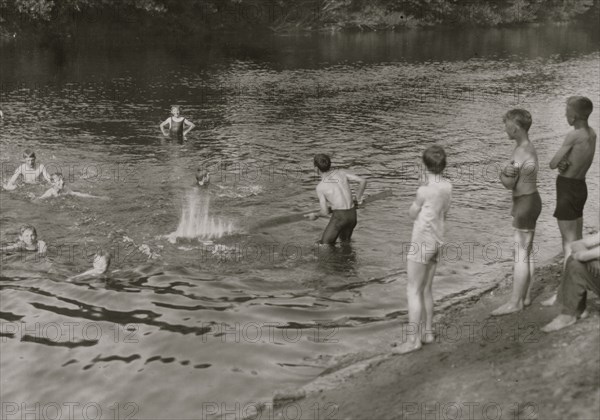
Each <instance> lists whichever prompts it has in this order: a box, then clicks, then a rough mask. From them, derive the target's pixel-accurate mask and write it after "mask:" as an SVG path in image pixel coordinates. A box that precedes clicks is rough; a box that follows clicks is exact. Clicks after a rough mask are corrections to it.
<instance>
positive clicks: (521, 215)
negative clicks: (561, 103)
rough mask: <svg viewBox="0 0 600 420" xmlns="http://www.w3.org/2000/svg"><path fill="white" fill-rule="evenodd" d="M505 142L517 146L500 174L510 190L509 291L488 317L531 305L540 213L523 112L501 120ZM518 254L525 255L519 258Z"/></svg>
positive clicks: (516, 111) (533, 156)
mask: <svg viewBox="0 0 600 420" xmlns="http://www.w3.org/2000/svg"><path fill="white" fill-rule="evenodd" d="M503 121H504V128H505V130H506V134H508V138H509V139H511V140H514V141H515V142H516V144H517V146H516V147H515V149H514V151H513V154H512V156H511V162H510V163H508V164H507V165H506V166H505V167H504V169H503V170H502V171H501V173H500V181H501V182H502V185H504V187H505V188H506V189H509V190H512V201H513V207H512V212H511V214H512V216H513V227H514V229H515V231H514V242H515V246H516V247H518V248H517V249H515V257H514V271H513V291H512V295H511V298H510V300H509V301H508V302H507V303H505V304H504V305H502V306H500V307H499V308H497V309H495V310H494V311H492V315H494V316H498V315H506V314H510V313H513V312H518V311H520V310H522V309H523V306H528V305H529V304H530V303H531V295H530V293H531V285H532V283H533V273H534V264H533V258H532V255H531V254H532V249H533V238H534V236H535V225H536V222H537V219H538V217H539V215H540V213H541V211H542V199H541V198H540V194H539V192H538V190H537V174H538V170H539V166H538V158H537V153H536V151H535V147H534V146H533V143H531V141H530V140H529V134H528V132H529V128H530V127H531V123H532V119H531V114H530V113H529V112H528V111H526V110H524V109H512V110H510V111H508V112H507V113H506V114H505V115H504V118H503ZM521 250H523V251H525V257H524V258H523V256H522V254H521V252H520V251H521Z"/></svg>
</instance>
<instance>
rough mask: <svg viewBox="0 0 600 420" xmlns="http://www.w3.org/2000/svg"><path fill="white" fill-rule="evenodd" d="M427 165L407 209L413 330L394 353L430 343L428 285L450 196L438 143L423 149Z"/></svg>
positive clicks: (409, 307)
mask: <svg viewBox="0 0 600 420" xmlns="http://www.w3.org/2000/svg"><path fill="white" fill-rule="evenodd" d="M423 163H424V164H425V167H426V169H427V171H426V173H425V184H424V185H422V186H421V187H419V189H418V190H417V197H416V199H415V201H414V202H413V203H412V205H411V206H410V209H409V210H408V214H409V216H410V217H411V218H412V219H413V220H414V221H415V223H414V226H413V231H412V238H411V247H412V248H413V249H414V251H413V252H410V253H409V254H408V256H407V262H406V271H407V275H408V284H407V291H406V294H407V297H408V322H409V326H411V327H414V328H415V329H416V330H415V331H414V334H411V335H410V336H406V340H404V339H405V337H403V342H402V343H401V344H400V345H398V346H397V347H396V348H395V349H394V350H393V352H394V353H400V354H403V353H409V352H411V351H415V350H418V349H420V348H421V346H422V343H431V342H433V340H434V337H433V326H432V321H433V295H432V293H431V286H432V284H433V276H434V274H435V269H436V267H437V262H438V256H439V250H440V247H441V245H442V244H443V237H444V224H445V221H446V214H447V213H448V210H449V209H450V201H451V199H452V184H450V182H449V181H448V180H446V179H445V178H443V177H442V172H443V170H444V168H445V167H446V153H445V151H444V149H443V148H442V147H440V146H431V147H429V148H428V149H427V150H425V152H423Z"/></svg>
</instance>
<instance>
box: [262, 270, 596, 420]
mask: <svg viewBox="0 0 600 420" xmlns="http://www.w3.org/2000/svg"><path fill="white" fill-rule="evenodd" d="M558 261H559V260H558V259H555V260H553V261H552V262H550V263H549V264H547V265H546V266H544V267H542V268H540V269H539V270H537V273H536V275H537V277H536V284H535V286H534V293H533V296H534V302H533V304H532V305H531V306H530V307H529V308H526V310H525V311H523V312H521V313H519V314H513V315H509V316H505V317H502V318H492V317H490V316H489V313H490V311H491V310H493V309H494V308H496V307H497V306H499V305H500V304H501V303H503V302H504V301H505V300H506V299H507V297H508V294H509V292H510V282H509V280H510V276H507V277H508V279H507V280H506V281H504V282H503V283H502V284H501V285H500V286H499V287H498V288H497V289H495V290H493V291H490V292H487V293H484V294H483V295H480V296H477V297H473V298H471V299H469V300H467V301H463V302H462V303H460V304H457V305H455V306H453V307H451V308H448V309H447V310H445V311H444V314H443V315H442V316H441V317H440V319H439V321H438V322H437V332H438V337H437V342H436V343H433V344H429V345H426V346H424V347H423V349H421V350H420V351H417V352H415V353H411V354H407V355H391V354H390V353H389V349H390V348H391V347H390V344H391V342H392V341H394V340H399V339H400V338H401V334H402V331H401V330H399V331H398V333H397V335H396V336H395V337H382V339H381V342H378V343H373V349H374V350H373V349H370V350H369V351H366V352H365V353H362V354H359V355H348V356H346V357H345V358H343V359H342V361H341V362H340V363H338V364H337V365H336V366H334V367H331V368H330V369H328V370H327V371H325V372H324V373H323V374H322V375H321V376H320V377H319V378H317V380H315V381H313V382H311V383H310V384H307V385H306V386H305V387H303V388H302V389H300V390H295V392H294V393H292V394H295V395H291V396H290V397H292V398H296V399H295V400H293V401H288V402H284V401H283V400H281V397H282V395H280V396H278V397H276V401H275V404H276V407H277V406H278V408H276V411H275V412H274V413H269V415H271V416H273V417H272V418H275V419H280V418H290V419H291V418H303V419H311V420H316V419H319V420H328V419H360V420H362V419H436V420H438V419H457V420H458V419H513V420H514V419H544V420H546V419H598V418H600V393H599V391H598V390H599V384H600V317H599V314H598V309H599V304H600V301H599V300H598V298H597V297H596V296H588V308H589V310H590V316H589V317H588V318H587V319H583V320H580V321H579V322H577V324H575V325H574V326H573V327H571V328H569V329H565V330H562V331H559V332H555V333H552V334H545V333H543V332H541V331H540V328H541V327H542V326H544V325H545V324H546V323H548V322H549V321H550V320H551V319H552V318H554V316H555V315H556V314H557V313H558V308H557V307H551V308H545V307H542V306H541V305H540V301H541V300H543V298H544V297H547V296H549V295H550V294H551V293H552V292H553V291H554V290H555V289H556V287H557V285H558V282H559V279H560V272H561V270H562V267H561V266H560V264H559V262H558ZM284 395H285V394H283V396H284ZM277 400H279V401H277ZM257 418H258V417H257ZM263 418H271V417H268V416H266V413H263Z"/></svg>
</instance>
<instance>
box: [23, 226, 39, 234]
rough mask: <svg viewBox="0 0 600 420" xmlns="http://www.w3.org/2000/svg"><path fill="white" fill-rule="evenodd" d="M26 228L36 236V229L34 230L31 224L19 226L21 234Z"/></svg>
mask: <svg viewBox="0 0 600 420" xmlns="http://www.w3.org/2000/svg"><path fill="white" fill-rule="evenodd" d="M26 230H30V231H31V232H33V234H34V235H35V236H37V231H36V230H35V228H34V227H33V226H31V225H23V226H21V235H22V234H23V233H25V231H26Z"/></svg>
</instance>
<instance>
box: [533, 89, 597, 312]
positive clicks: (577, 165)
mask: <svg viewBox="0 0 600 420" xmlns="http://www.w3.org/2000/svg"><path fill="white" fill-rule="evenodd" d="M593 109H594V106H593V104H592V101H590V100H589V99H588V98H586V97H583V96H571V97H570V98H568V99H567V109H566V117H567V122H568V123H569V125H570V126H572V127H573V131H571V132H570V133H568V134H567V136H566V138H565V141H564V142H563V144H562V146H561V148H560V149H558V151H557V152H556V154H555V155H554V157H553V158H552V160H551V161H550V168H551V169H558V172H559V173H558V176H557V177H556V210H555V211H554V217H556V220H557V222H558V228H559V229H560V235H561V237H562V245H563V251H564V254H565V259H564V263H563V266H564V265H565V264H566V262H567V260H568V259H569V257H570V256H571V243H573V242H575V241H577V240H580V239H582V238H583V207H584V205H585V202H586V200H587V195H588V191H587V185H586V182H585V176H586V174H587V171H588V169H590V166H592V162H593V160H594V153H595V152H596V133H595V132H594V130H593V129H592V128H591V127H590V126H589V125H588V118H589V116H590V114H591V113H592V111H593ZM563 268H564V267H563ZM555 301H556V294H555V295H553V296H552V297H551V298H550V299H547V300H545V301H543V302H542V305H545V306H548V305H553V304H554V302H555Z"/></svg>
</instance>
